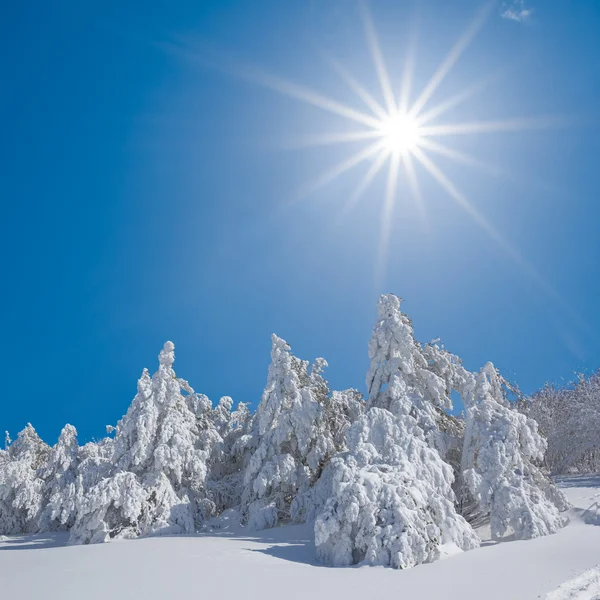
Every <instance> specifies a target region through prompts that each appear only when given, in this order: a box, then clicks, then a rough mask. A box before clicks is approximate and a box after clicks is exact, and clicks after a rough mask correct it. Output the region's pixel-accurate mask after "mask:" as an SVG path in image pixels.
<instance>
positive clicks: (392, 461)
mask: <svg viewBox="0 0 600 600" xmlns="http://www.w3.org/2000/svg"><path fill="white" fill-rule="evenodd" d="M348 446H349V450H348V451H347V452H345V453H344V454H341V455H339V456H337V457H335V458H333V459H332V461H331V462H330V464H329V465H328V467H327V469H326V472H325V473H324V474H323V478H322V481H321V482H320V485H321V486H325V487H327V488H329V490H328V491H329V499H328V500H327V502H326V504H325V507H324V508H323V510H322V511H321V512H320V514H319V515H318V516H317V519H316V522H315V545H316V549H317V555H318V557H319V558H320V559H321V560H322V561H323V562H325V563H326V564H330V565H333V566H344V565H351V564H360V563H365V564H371V565H386V566H392V567H395V568H402V569H403V568H408V567H412V566H415V565H417V564H420V563H423V562H430V561H433V560H436V559H437V558H438V557H439V554H440V551H441V548H442V546H444V545H447V544H451V545H453V546H455V547H458V548H460V549H461V550H469V549H471V548H475V547H476V546H477V545H478V544H479V540H478V538H477V536H476V534H475V532H474V531H473V529H472V528H471V526H470V525H469V524H468V523H467V522H466V521H465V520H464V518H463V517H461V516H460V515H458V514H457V513H456V511H455V508H454V504H453V501H452V500H453V493H452V488H451V485H452V481H453V479H454V475H453V472H452V468H451V467H450V466H449V465H448V464H446V463H445V462H444V461H443V460H442V459H441V457H440V455H439V453H438V452H437V451H436V450H434V449H433V448H430V447H429V446H428V444H427V443H426V441H425V439H424V435H423V433H422V431H421V429H420V428H419V427H418V426H417V423H416V421H415V419H414V418H413V417H411V416H409V415H400V416H394V415H393V414H392V413H391V412H389V411H388V410H385V409H381V408H376V407H372V408H370V409H369V410H368V411H367V412H366V414H365V415H363V416H362V417H361V418H360V419H359V420H358V421H357V422H356V423H354V425H352V427H351V428H350V430H349V432H348Z"/></svg>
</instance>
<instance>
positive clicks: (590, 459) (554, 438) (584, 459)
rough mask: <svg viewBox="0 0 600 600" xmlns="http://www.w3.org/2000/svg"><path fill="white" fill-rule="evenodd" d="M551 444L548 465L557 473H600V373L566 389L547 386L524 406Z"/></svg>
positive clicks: (582, 378)
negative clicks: (599, 431)
mask: <svg viewBox="0 0 600 600" xmlns="http://www.w3.org/2000/svg"><path fill="white" fill-rule="evenodd" d="M520 409H521V410H522V411H523V412H524V413H525V414H527V415H528V416H530V417H532V418H533V419H535V420H536V421H537V422H538V424H539V427H540V431H541V432H542V434H543V435H544V437H545V438H546V440H547V442H548V449H547V451H546V454H545V455H544V466H545V467H546V468H547V469H548V470H549V471H550V472H552V473H554V474H561V473H569V472H580V473H596V472H597V471H599V470H600V437H599V436H598V430H599V429H600V371H599V372H596V373H594V374H592V375H591V376H587V377H586V376H584V375H579V376H578V377H577V379H576V380H575V382H573V383H569V384H567V385H565V386H564V387H562V388H559V387H556V386H553V385H546V386H545V387H544V388H543V389H541V390H539V391H538V392H536V393H535V394H533V395H532V396H531V398H528V399H527V400H526V401H524V402H521V403H520Z"/></svg>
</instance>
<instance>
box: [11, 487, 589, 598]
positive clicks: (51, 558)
mask: <svg viewBox="0 0 600 600" xmlns="http://www.w3.org/2000/svg"><path fill="white" fill-rule="evenodd" d="M560 483H561V486H562V487H563V489H564V490H565V492H566V493H567V495H568V497H569V500H570V501H571V502H572V503H573V505H574V509H573V510H572V511H571V524H570V525H569V526H568V527H566V528H565V529H563V530H562V531H560V532H559V533H557V534H555V535H552V536H548V537H545V538H539V539H535V540H531V541H519V542H506V543H502V544H492V543H490V542H486V543H484V545H483V547H481V548H479V549H478V550H473V551H470V552H466V553H460V554H456V555H453V556H449V557H448V558H446V559H444V560H441V561H438V562H436V563H433V564H427V565H421V566H418V567H415V568H413V569H409V570H405V571H396V570H393V569H389V568H382V567H363V568H345V569H340V568H328V567H322V566H320V565H318V564H317V563H316V561H315V559H314V548H313V545H312V542H311V541H310V540H311V537H312V536H311V532H310V531H309V530H307V528H306V527H302V526H292V527H280V528H276V529H271V530H268V531H265V532H261V533H259V534H246V533H244V532H243V531H239V530H238V531H231V530H227V529H225V530H224V531H221V532H219V533H218V534H211V535H196V536H176V537H161V538H146V539H139V540H135V541H120V542H113V543H110V544H100V545H91V546H65V542H66V537H65V536H64V534H58V535H37V536H20V537H9V538H1V537H0V598H21V599H25V600H29V599H34V598H35V599H37V598H44V599H47V600H54V599H60V600H71V599H78V600H79V599H80V598H86V599H88V600H94V599H96V598H97V599H100V598H102V599H103V600H104V599H105V598H107V597H110V598H112V599H114V600H119V599H121V598H132V599H133V598H135V599H137V598H143V599H144V600H158V599H161V600H162V599H164V598H177V597H190V598H193V597H199V598H212V597H215V598H222V599H223V600H228V599H233V598H236V599H237V598H245V599H251V598H261V599H262V600H268V599H270V598H278V599H279V598H282V597H285V598H286V600H293V599H296V598H298V599H300V598H302V599H303V600H305V599H306V598H311V599H315V600H316V599H320V598H345V599H346V600H353V599H355V598H356V599H361V600H363V599H366V598H386V597H390V598H391V597H394V598H403V599H410V600H413V599H415V600H417V599H423V600H436V599H440V600H442V599H443V600H454V599H456V600H459V599H460V600H495V599H497V600H521V599H522V600H533V599H536V598H542V599H543V598H547V599H548V600H598V599H600V567H598V565H600V526H599V525H600V516H598V515H600V510H598V514H597V511H596V506H595V503H596V502H600V476H599V477H569V478H564V479H562V480H561V482H560ZM592 505H594V506H593V507H592V508H591V509H589V508H590V506H592ZM587 509H589V510H587Z"/></svg>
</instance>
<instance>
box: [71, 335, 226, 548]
mask: <svg viewBox="0 0 600 600" xmlns="http://www.w3.org/2000/svg"><path fill="white" fill-rule="evenodd" d="M174 360H175V347H174V345H173V344H172V342H167V343H166V344H165V345H164V348H163V349H162V351H161V352H160V355H159V368H158V371H157V372H156V373H155V374H154V375H153V376H152V378H150V376H149V374H148V371H146V370H144V372H143V373H142V377H141V378H140V380H139V382H138V393H137V395H136V397H135V398H134V400H133V402H132V404H131V406H130V408H129V410H128V411H127V414H126V415H125V416H124V417H123V419H121V421H119V423H118V424H117V427H116V434H115V439H114V443H113V444H111V446H112V448H113V449H114V454H113V457H112V460H111V462H112V464H113V465H114V467H113V469H112V470H111V472H110V475H109V476H108V477H105V478H103V479H100V480H99V481H97V483H95V484H94V485H92V486H91V487H90V488H89V489H88V490H87V491H86V492H85V495H84V498H83V500H82V501H81V506H80V507H79V508H78V517H77V522H76V524H75V526H74V528H73V530H72V532H71V541H72V542H73V543H81V542H83V543H86V542H95V541H106V540H108V539H111V538H114V537H135V536H138V535H149V534H156V533H176V532H187V533H189V532H193V531H194V530H195V529H196V528H197V527H199V526H200V524H201V523H202V521H203V520H204V519H205V518H206V517H207V516H210V515H211V514H212V513H213V511H214V503H213V502H212V501H211V500H210V499H209V494H208V493H207V489H206V478H207V473H208V471H209V468H210V467H209V463H210V460H211V456H212V453H213V451H214V448H215V447H216V446H217V445H218V444H219V443H221V442H222V439H221V437H220V435H219V433H218V431H217V429H216V428H215V426H214V425H213V423H212V419H211V417H212V405H211V403H210V401H209V400H208V398H206V396H203V395H201V394H196V393H195V392H194V390H193V389H192V388H191V387H190V386H189V384H188V383H187V382H186V381H185V380H183V379H180V378H178V377H177V376H176V374H175V371H174V370H173V363H174ZM83 487H84V488H85V485H83Z"/></svg>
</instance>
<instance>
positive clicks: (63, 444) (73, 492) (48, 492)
mask: <svg viewBox="0 0 600 600" xmlns="http://www.w3.org/2000/svg"><path fill="white" fill-rule="evenodd" d="M78 474H79V445H78V443H77V431H76V429H75V427H73V426H72V425H65V427H64V428H63V430H62V431H61V433H60V436H59V438H58V442H57V443H56V445H55V446H54V447H53V448H52V449H51V450H50V452H49V455H48V462H47V464H46V466H45V468H44V470H43V472H42V478H43V480H44V492H43V494H44V509H43V511H42V513H41V515H40V519H39V522H38V529H39V530H40V531H52V530H55V529H63V530H64V529H69V528H70V527H71V526H72V525H73V523H74V522H75V516H76V506H77V500H78V488H77V478H78Z"/></svg>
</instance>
